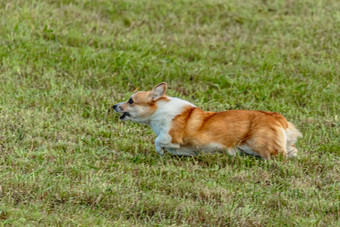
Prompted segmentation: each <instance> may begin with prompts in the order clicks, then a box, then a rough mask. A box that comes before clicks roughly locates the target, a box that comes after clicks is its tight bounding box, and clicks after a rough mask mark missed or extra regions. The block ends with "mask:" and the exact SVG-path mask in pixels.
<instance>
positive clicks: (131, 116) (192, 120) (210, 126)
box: [113, 82, 302, 160]
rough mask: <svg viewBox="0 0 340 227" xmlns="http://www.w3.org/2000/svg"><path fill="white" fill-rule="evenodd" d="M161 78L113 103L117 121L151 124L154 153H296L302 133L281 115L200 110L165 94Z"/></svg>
mask: <svg viewBox="0 0 340 227" xmlns="http://www.w3.org/2000/svg"><path fill="white" fill-rule="evenodd" d="M166 90H167V84H166V83H165V82H162V83H160V84H158V85H157V86H156V87H155V88H153V89H152V90H151V91H139V92H136V93H135V94H133V95H132V96H131V97H130V98H129V100H128V101H126V102H121V103H118V104H115V105H113V109H114V110H115V112H118V113H120V114H121V116H120V119H121V120H124V121H125V120H131V121H135V122H139V123H143V124H147V125H149V126H151V128H152V129H153V131H154V132H155V133H156V135H157V137H156V139H155V148H156V151H157V152H158V154H160V155H163V154H164V151H165V150H166V151H168V152H170V153H172V154H174V155H184V156H192V155H196V154H198V152H200V151H201V152H214V151H221V150H226V151H227V152H228V153H229V154H230V155H235V154H236V153H237V152H238V151H240V152H245V153H248V154H251V155H254V156H259V157H261V158H263V159H267V160H270V159H273V158H275V157H276V156H277V155H278V154H282V155H283V156H284V157H293V156H296V155H297V151H298V150H297V148H296V147H295V143H296V141H297V139H298V138H299V137H302V134H301V133H300V132H299V130H297V129H296V127H295V126H294V125H293V124H292V123H291V122H288V121H287V120H286V119H285V118H284V117H283V116H282V115H281V114H279V113H275V112H266V111H256V110H228V111H221V112H211V111H204V110H202V109H200V108H199V107H196V106H195V105H194V104H192V103H190V102H188V101H185V100H182V99H179V98H173V97H169V96H167V95H165V93H166Z"/></svg>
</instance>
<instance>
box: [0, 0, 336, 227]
mask: <svg viewBox="0 0 340 227" xmlns="http://www.w3.org/2000/svg"><path fill="white" fill-rule="evenodd" d="M339 12H340V2H339V1H338V0H324V1H321V0H299V1H293V0H289V1H285V0H274V1H266V0H262V1H259V0H244V1H238V0H230V1H224V0H200V1H195V0H174V1H167V0H158V1H151V0H140V1H139V0H125V1H123V0H115V1H113V0H96V1H94V0H45V1H43V0H2V1H1V2H0V57H1V62H0V225H2V226H6V225H10V226H24V225H25V226H37V225H41V226H78V225H79V226H80V225H81V226H83V225H84V226H94V225H101V226H167V225H175V226H339V225H340V221H339V215H340V211H339V210H340V202H339V201H340V192H339V187H340V183H339V182H340V173H339V170H340V104H339V103H340V68H339V63H340V38H339V37H340V13H339ZM162 81H166V82H167V83H168V94H169V95H171V96H177V97H180V98H183V99H186V100H188V101H190V102H192V103H194V104H195V105H197V106H199V107H201V108H203V109H205V110H211V111H218V110H226V109H249V110H268V111H276V112H279V113H281V114H283V115H284V116H285V117H286V118H287V119H288V120H289V121H291V122H293V123H294V124H296V126H297V127H298V128H299V129H300V130H301V132H302V133H303V135H304V137H303V138H302V139H300V140H299V142H298V144H297V147H298V148H299V157H298V158H295V159H289V160H284V159H282V158H279V159H278V160H275V161H263V160H260V159H256V158H253V157H248V156H237V157H230V156H228V155H227V154H226V152H224V153H215V154H209V155H203V154H202V155H200V156H197V157H186V158H184V157H175V156H172V155H171V154H168V153H166V154H165V155H164V156H159V155H158V154H157V152H156V151H155V149H154V143H153V141H154V139H155V135H154V133H153V131H152V130H151V129H150V128H149V127H147V126H145V125H140V124H136V123H132V122H121V121H119V116H118V115H117V114H115V113H113V112H112V111H111V106H112V105H113V104H114V103H117V102H121V101H125V100H127V98H128V97H129V96H130V95H131V94H132V93H133V91H136V90H148V89H151V88H152V87H153V86H154V85H156V84H158V83H159V82H162Z"/></svg>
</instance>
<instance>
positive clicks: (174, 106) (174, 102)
mask: <svg viewBox="0 0 340 227" xmlns="http://www.w3.org/2000/svg"><path fill="white" fill-rule="evenodd" d="M169 100H170V101H168V102H166V101H159V102H157V110H156V112H155V113H154V114H153V115H152V116H151V117H150V123H149V125H150V126H151V128H152V129H153V131H154V132H155V133H156V135H160V134H162V133H166V134H168V133H169V130H170V127H171V122H172V120H173V119H174V118H175V117H176V116H177V115H179V114H181V113H182V112H183V109H184V107H185V106H188V105H190V106H195V105H193V104H192V103H190V102H188V101H185V100H182V99H179V98H172V97H169Z"/></svg>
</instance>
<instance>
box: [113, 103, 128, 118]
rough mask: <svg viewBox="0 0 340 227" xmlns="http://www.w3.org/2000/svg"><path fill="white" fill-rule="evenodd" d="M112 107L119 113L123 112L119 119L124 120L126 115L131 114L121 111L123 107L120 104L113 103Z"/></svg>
mask: <svg viewBox="0 0 340 227" xmlns="http://www.w3.org/2000/svg"><path fill="white" fill-rule="evenodd" d="M112 108H113V109H114V111H115V112H117V113H122V115H121V116H120V117H119V119H121V120H123V119H124V118H125V117H130V116H131V115H130V114H129V113H128V112H121V110H122V109H121V108H120V106H119V105H113V106H112Z"/></svg>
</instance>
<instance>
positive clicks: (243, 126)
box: [169, 106, 288, 159]
mask: <svg viewBox="0 0 340 227" xmlns="http://www.w3.org/2000/svg"><path fill="white" fill-rule="evenodd" d="M287 127H288V122H287V120H286V119H285V118H284V117H283V116H282V115H281V114H278V113H275V112H265V111H249V110H229V111H223V112H207V111H203V110H202V109H200V108H197V107H192V106H188V107H187V108H186V110H184V111H183V113H182V114H181V115H178V116H177V117H176V118H175V119H174V120H173V121H172V125H171V129H170V132H169V134H170V136H171V137H172V142H173V143H178V144H180V145H183V146H204V145H208V144H209V143H212V142H213V143H218V144H222V145H223V146H224V147H225V148H232V147H235V146H238V145H242V144H246V145H247V146H249V147H251V148H252V150H253V151H255V152H257V153H258V154H259V155H261V156H263V157H264V158H266V159H271V157H272V156H276V155H277V154H278V153H281V154H283V155H284V156H286V141H284V140H283V139H282V138H284V137H283V136H282V131H281V129H280V128H283V129H286V128H287Z"/></svg>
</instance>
